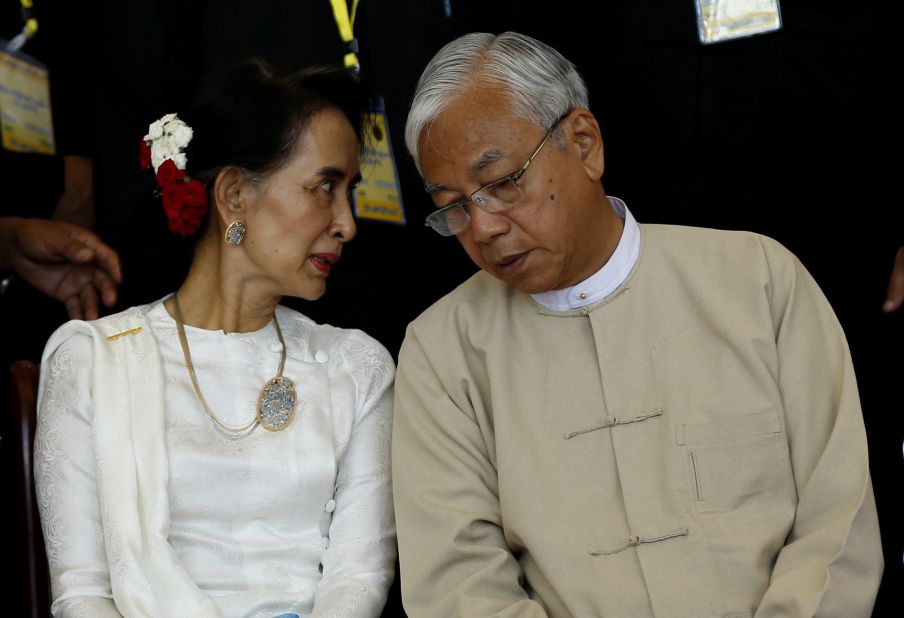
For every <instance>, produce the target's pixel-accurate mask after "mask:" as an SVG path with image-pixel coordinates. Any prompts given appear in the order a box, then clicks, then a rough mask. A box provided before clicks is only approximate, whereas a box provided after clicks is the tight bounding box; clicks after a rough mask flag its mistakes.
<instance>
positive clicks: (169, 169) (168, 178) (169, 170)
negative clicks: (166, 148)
mask: <svg viewBox="0 0 904 618" xmlns="http://www.w3.org/2000/svg"><path fill="white" fill-rule="evenodd" d="M183 178H185V172H183V171H182V170H180V169H179V168H178V167H176V164H175V163H174V162H173V160H172V159H167V160H166V161H164V162H163V163H161V164H160V167H158V168H157V184H158V185H160V188H161V189H165V188H166V187H168V186H169V185H171V184H173V183H175V182H177V181H178V182H180V183H181V182H182V179H183ZM183 184H184V183H183Z"/></svg>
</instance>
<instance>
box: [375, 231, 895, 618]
mask: <svg viewBox="0 0 904 618" xmlns="http://www.w3.org/2000/svg"><path fill="white" fill-rule="evenodd" d="M641 237H642V239H643V240H642V248H641V254H640V258H639V260H638V263H637V265H636V266H635V269H634V271H633V272H632V273H631V275H630V276H629V277H628V279H627V280H626V281H625V282H624V283H623V284H622V285H621V286H620V287H619V288H618V289H617V290H616V291H615V292H614V293H613V294H612V295H611V296H609V297H608V298H607V299H606V300H604V301H603V302H601V303H599V304H597V305H594V306H591V307H587V308H582V309H578V310H573V311H569V312H565V313H556V312H551V311H548V310H545V309H541V308H540V307H539V306H537V305H536V304H534V303H533V302H532V301H531V300H530V298H529V297H528V296H526V295H524V294H522V293H520V292H518V291H516V290H514V289H512V288H509V287H507V286H505V285H504V284H503V283H501V282H499V281H498V280H496V279H493V278H492V277H491V276H489V275H487V274H486V273H478V274H477V275H475V276H474V277H473V278H471V279H470V280H469V281H467V282H466V283H464V284H463V285H462V286H460V287H459V288H458V289H456V290H455V291H453V292H452V293H451V294H449V295H448V296H446V297H445V298H443V299H442V300H440V301H439V302H438V303H436V304H435V305H434V306H433V307H431V308H430V309H428V310H427V311H426V312H425V313H424V314H423V315H422V316H420V317H419V318H418V319H417V320H416V321H415V322H413V323H412V324H411V326H410V327H409V330H408V333H407V337H406V340H405V343H404V345H403V347H402V352H401V355H400V361H399V371H398V375H397V379H396V407H395V421H394V428H393V480H394V488H395V489H394V495H395V504H396V517H397V523H398V531H399V550H400V557H401V575H400V576H401V582H402V594H403V600H404V604H405V608H406V610H407V612H408V614H409V615H410V616H411V617H412V618H420V617H430V618H434V617H451V616H463V617H464V616H466V617H468V618H476V617H481V616H507V617H516V616H517V617H519V618H521V617H527V616H530V617H539V616H557V617H564V616H578V617H584V616H619V617H622V616H624V617H628V616H630V617H631V618H642V617H646V616H668V617H676V618H682V617H687V618H705V617H726V616H732V617H739V616H758V617H763V618H766V617H776V618H777V617H782V618H790V617H796V616H824V617H830V616H831V617H838V618H842V617H843V618H856V617H865V616H869V615H870V611H871V608H872V604H873V600H874V597H875V593H876V589H877V587H878V583H879V579H880V576H881V572H882V557H881V548H880V543H879V529H878V524H877V519H876V512H875V504H874V499H873V495H872V488H871V483H870V477H869V471H868V463H867V445H866V438H865V434H864V428H863V420H862V417H861V412H860V405H859V400H858V395H857V387H856V383H855V379H854V372H853V369H852V367H851V361H850V356H849V353H848V350H847V345H846V343H845V339H844V335H843V333H842V331H841V329H840V327H839V325H838V323H837V320H836V318H835V316H834V314H833V312H832V311H831V309H830V307H829V306H828V304H827V302H826V301H825V298H824V297H823V295H822V294H821V292H820V291H819V289H818V288H817V286H816V284H815V283H814V281H813V280H812V279H811V277H810V276H809V275H808V274H807V272H806V271H805V270H804V268H803V267H802V266H801V265H800V263H799V262H798V261H797V260H796V259H795V258H794V257H793V256H792V255H790V254H789V253H788V252H787V251H786V250H785V249H783V248H782V247H781V246H779V245H778V244H777V243H775V242H774V241H772V240H770V239H768V238H764V237H761V236H756V235H753V234H747V233H732V232H716V231H711V230H702V229H694V228H678V227H667V226H650V225H646V226H642V236H641Z"/></svg>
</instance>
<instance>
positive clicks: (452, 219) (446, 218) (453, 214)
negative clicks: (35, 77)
mask: <svg viewBox="0 0 904 618" xmlns="http://www.w3.org/2000/svg"><path fill="white" fill-rule="evenodd" d="M567 115H568V114H567V113H566V114H565V115H563V116H562V117H560V118H559V119H558V120H556V121H555V123H553V125H552V127H550V129H549V131H547V132H546V135H545V136H543V141H541V142H540V144H539V145H538V146H537V147H536V149H534V152H533V154H531V156H529V157H528V158H527V161H525V162H524V165H522V166H521V167H520V168H519V169H518V170H517V171H515V172H513V173H511V174H508V175H506V176H503V177H502V178H497V179H496V180H494V181H493V182H489V183H487V184H485V185H484V186H482V187H480V188H479V189H477V190H476V191H474V192H473V193H472V194H471V195H469V196H468V197H467V198H465V199H463V200H458V201H457V202H453V203H451V204H449V205H448V206H443V207H442V208H440V209H439V210H437V211H435V212H432V213H430V215H428V216H427V220H426V221H425V222H424V225H427V226H428V227H431V228H433V229H434V230H436V232H437V233H439V234H441V235H443V236H454V235H455V234H458V233H459V232H462V231H464V230H465V229H467V227H468V225H470V224H471V213H470V212H469V211H468V203H469V202H474V204H476V205H477V206H478V207H480V208H482V209H483V210H485V211H486V212H492V213H499V212H505V211H506V210H508V209H509V208H511V207H512V206H513V205H514V204H515V202H517V201H518V200H519V199H520V198H521V188H520V187H519V186H518V181H519V180H521V177H522V176H524V172H526V171H527V168H528V167H530V164H531V161H533V160H534V157H536V156H537V155H538V154H539V153H540V150H541V149H542V148H543V146H544V145H545V144H546V142H547V141H549V138H550V136H551V135H552V134H553V131H555V130H556V128H557V127H558V126H559V123H560V122H562V120H564V119H565V117H566V116H567Z"/></svg>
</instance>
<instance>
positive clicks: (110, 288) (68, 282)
mask: <svg viewBox="0 0 904 618" xmlns="http://www.w3.org/2000/svg"><path fill="white" fill-rule="evenodd" d="M5 270H15V271H16V272H17V273H18V274H19V276H21V277H22V278H23V279H24V280H25V281H27V282H28V283H30V284H31V285H32V286H34V287H35V288H36V289H38V290H40V291H41V292H43V293H44V294H47V295H48V296H50V297H52V298H55V299H57V300H59V301H61V302H62V303H63V304H65V305H66V310H67V311H68V312H69V317H70V318H72V319H87V320H93V319H96V318H97V317H98V315H99V305H98V300H100V301H101V302H103V304H104V305H106V306H107V307H112V306H113V305H114V304H115V303H116V286H117V284H118V283H120V281H121V280H122V273H121V271H120V267H119V256H118V255H116V252H115V251H113V249H111V248H110V247H108V246H107V245H106V244H104V242H103V241H101V239H100V238H98V236H97V234H95V233H94V232H92V231H90V230H87V229H85V228H82V227H78V226H76V225H70V224H68V223H61V222H58V221H50V220H47V219H23V218H20V217H0V272H2V271H5ZM9 282H10V278H9V277H7V278H4V279H3V280H2V285H3V290H4V291H5V288H6V286H8V285H9Z"/></svg>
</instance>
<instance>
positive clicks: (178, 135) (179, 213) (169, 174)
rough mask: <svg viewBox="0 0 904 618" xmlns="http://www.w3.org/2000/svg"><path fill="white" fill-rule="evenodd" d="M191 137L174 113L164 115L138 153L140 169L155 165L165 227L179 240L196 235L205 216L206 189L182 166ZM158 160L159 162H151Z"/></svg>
mask: <svg viewBox="0 0 904 618" xmlns="http://www.w3.org/2000/svg"><path fill="white" fill-rule="evenodd" d="M191 138H192V130H191V127H189V126H188V125H186V124H185V123H184V122H182V121H181V120H179V119H178V118H177V117H176V115H175V114H167V115H166V116H164V117H163V118H161V119H160V120H158V121H157V122H155V123H153V124H152V125H151V126H150V127H149V128H148V134H147V135H145V138H144V140H142V143H141V149H140V151H139V161H140V163H141V167H142V169H147V168H148V167H150V166H151V165H152V164H154V165H156V172H155V177H156V180H157V185H158V186H159V187H160V196H161V197H162V199H163V210H164V212H166V220H167V225H168V227H169V229H170V230H171V231H173V232H174V233H176V234H178V235H179V236H182V237H183V238H184V237H186V236H191V235H192V234H194V233H195V232H197V231H198V228H199V227H200V226H201V220H202V219H203V218H204V215H205V214H207V190H206V189H205V187H204V184H203V183H202V182H201V181H199V180H193V179H191V178H190V177H189V176H188V175H186V173H185V170H184V169H183V168H184V167H185V165H186V155H185V149H186V148H187V147H188V143H189V142H190V141H191ZM160 160H162V161H163V162H162V163H159V164H156V163H155V162H156V161H160ZM176 161H178V162H179V163H176ZM180 165H181V166H182V167H179V166H180Z"/></svg>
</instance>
